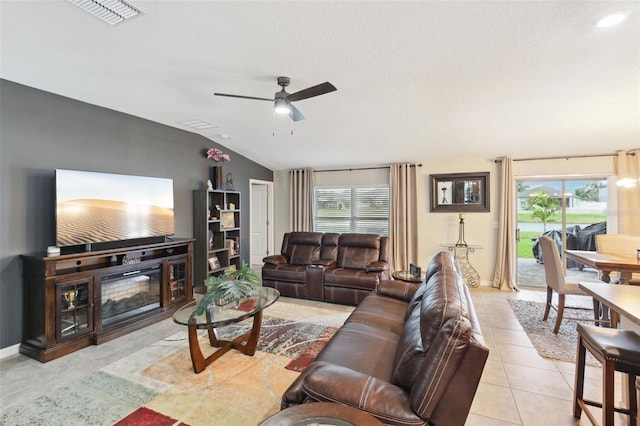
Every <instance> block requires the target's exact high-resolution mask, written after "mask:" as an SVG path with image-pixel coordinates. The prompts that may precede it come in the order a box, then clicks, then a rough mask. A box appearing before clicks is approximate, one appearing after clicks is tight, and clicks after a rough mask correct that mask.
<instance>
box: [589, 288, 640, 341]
mask: <svg viewBox="0 0 640 426" xmlns="http://www.w3.org/2000/svg"><path fill="white" fill-rule="evenodd" d="M578 287H579V288H580V289H582V290H584V291H585V292H586V293H587V294H589V295H590V296H592V297H593V298H594V299H596V300H598V301H599V302H600V303H602V304H603V305H606V306H608V307H609V308H611V309H613V310H614V311H616V312H617V313H618V315H620V328H625V329H628V330H634V331H636V332H638V333H640V286H637V285H624V284H619V285H615V284H607V283H588V282H581V283H578Z"/></svg>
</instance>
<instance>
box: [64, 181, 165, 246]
mask: <svg viewBox="0 0 640 426" xmlns="http://www.w3.org/2000/svg"><path fill="white" fill-rule="evenodd" d="M169 235H174V214H173V179H167V178H157V177H145V176H130V175H120V174H111V173H100V172H87V171H79V170H65V169H56V243H57V245H58V247H69V246H79V245H85V246H87V245H91V244H96V243H107V242H115V241H126V240H133V239H149V238H154V237H166V236H169Z"/></svg>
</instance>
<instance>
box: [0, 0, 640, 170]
mask: <svg viewBox="0 0 640 426" xmlns="http://www.w3.org/2000/svg"><path fill="white" fill-rule="evenodd" d="M132 3H133V4H135V5H136V6H137V7H139V8H140V9H142V10H143V11H144V14H143V15H141V16H139V17H136V18H134V19H132V20H130V21H128V22H125V23H122V24H119V25H116V26H110V25H108V24H105V23H103V22H101V21H99V20H98V19H96V18H94V17H92V16H90V15H88V14H86V13H85V12H83V11H81V10H80V9H78V8H76V7H74V6H73V5H72V4H70V3H68V2H66V1H59V0H56V1H4V0H3V1H2V2H0V19H1V33H0V35H1V39H2V40H1V43H2V44H1V50H2V52H1V60H2V62H1V67H0V76H1V77H2V78H4V79H7V80H10V81H14V82H17V83H21V84H25V85H28V86H32V87H35V88H38V89H42V90H46V91H49V92H52V93H56V94H60V95H63V96H66V97H69V98H73V99H77V100H80V101H84V102H88V103H91V104H95V105H99V106H102V107H106V108H110V109H113V110H117V111H121V112H124V113H127V114H131V115H134V116H138V117H142V118H144V119H148V120H152V121H155V122H158V123H162V124H166V125H168V126H173V127H177V128H182V129H185V130H189V131H192V132H195V133H199V134H202V135H203V136H205V137H207V138H209V139H211V140H214V141H216V142H218V143H220V144H222V145H224V146H226V147H228V148H229V149H232V150H234V151H236V152H238V153H240V154H243V155H245V156H247V157H249V158H251V159H253V160H255V161H257V162H258V163H260V164H263V165H265V166H267V167H270V168H272V169H275V170H278V169H286V168H293V167H316V168H327V167H341V166H364V165H379V164H388V163H392V162H406V161H425V160H437V159H442V160H450V159H452V158H455V157H457V156H459V155H461V154H463V155H465V156H475V157H486V158H495V157H496V156H501V155H510V156H513V157H514V158H518V157H520V158H521V157H532V156H541V155H544V156H549V155H571V154H600V153H611V152H613V151H615V150H617V149H631V148H637V147H638V146H640V78H639V70H640V11H639V6H638V2H635V1H633V2H610V1H603V2H599V1H588V2H587V1H486V2H485V1H464V2H461V1H438V2H436V1H410V2H398V1H375V2H374V1H364V2H353V1H300V2H288V1H287V2H285V1H278V2H271V1H257V2H245V1H228V2H223V1H141V0H132ZM613 11H622V12H624V13H626V14H627V18H626V19H625V20H624V21H623V22H622V23H621V24H619V25H618V26H615V27H611V28H597V27H596V26H595V22H596V21H597V20H598V19H599V18H600V17H602V16H603V15H605V14H607V13H609V12H613ZM278 76H287V77H290V78H291V85H290V86H289V87H288V88H287V90H288V91H289V92H290V93H291V92H296V91H298V90H301V89H304V88H307V87H309V86H313V85H315V84H318V83H322V82H325V81H329V82H331V83H332V84H333V85H335V86H336V87H337V89H338V90H337V91H335V92H332V93H329V94H325V95H322V96H318V97H314V98H311V99H306V100H302V101H299V102H296V103H295V105H296V106H297V108H298V109H299V110H300V111H301V112H302V113H303V114H304V115H305V116H306V119H305V120H303V121H299V122H296V123H292V122H291V121H290V120H289V119H288V118H287V117H284V116H276V115H274V113H273V105H272V104H271V103H270V102H263V101H254V100H246V99H234V98H225V97H218V96H214V92H223V93H233V94H240V95H248V96H256V97H265V98H272V97H273V95H274V93H275V92H276V91H278V90H279V87H278V86H277V84H276V79H277V77H278ZM0 95H1V94H0ZM195 119H198V120H204V121H207V122H211V123H215V124H217V125H218V127H216V128H212V129H204V130H195V129H192V128H189V127H185V126H184V125H183V124H180V123H183V122H186V121H190V120H195ZM291 133H293V134H291ZM176 143H180V141H176Z"/></svg>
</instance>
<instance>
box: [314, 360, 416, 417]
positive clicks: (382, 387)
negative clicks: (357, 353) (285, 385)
mask: <svg viewBox="0 0 640 426" xmlns="http://www.w3.org/2000/svg"><path fill="white" fill-rule="evenodd" d="M302 388H303V390H304V393H305V394H307V395H309V396H310V397H311V398H313V399H315V400H317V401H329V402H337V403H341V404H345V405H348V406H350V407H355V408H358V409H360V410H362V411H365V412H367V413H369V414H371V415H373V416H374V417H378V418H380V419H385V420H386V421H389V420H391V419H394V420H396V421H398V420H400V421H399V423H400V424H403V423H404V422H407V423H412V422H419V421H421V419H420V418H419V417H418V416H417V415H416V414H415V412H414V411H413V410H412V409H411V405H410V402H409V396H408V394H407V393H406V392H405V391H404V390H403V389H402V388H401V387H399V386H396V385H394V384H392V383H389V382H385V381H384V380H381V379H378V378H376V377H372V376H368V375H365V374H362V373H360V372H358V371H354V370H352V369H350V368H347V367H342V366H340V365H334V364H324V365H320V366H318V367H317V368H316V369H314V370H313V371H312V372H311V373H310V374H307V375H306V376H305V378H304V380H303V382H302ZM392 424H396V423H395V422H392Z"/></svg>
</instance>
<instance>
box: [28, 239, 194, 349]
mask: <svg viewBox="0 0 640 426" xmlns="http://www.w3.org/2000/svg"><path fill="white" fill-rule="evenodd" d="M21 257H22V261H23V268H24V274H23V275H24V320H23V330H24V331H23V341H22V344H21V345H20V352H21V353H22V354H25V355H27V356H29V357H31V358H34V359H36V360H38V361H40V362H47V361H50V360H52V359H55V358H58V357H60V356H63V355H66V354H68V353H71V352H73V351H76V350H78V349H81V348H84V347H86V346H89V345H97V344H100V343H103V342H106V341H108V340H111V339H113V338H115V337H118V336H121V335H124V334H126V333H129V332H131V331H134V330H137V329H140V328H142V327H145V326H147V325H149V324H152V323H154V322H157V321H159V320H162V319H164V318H168V317H170V316H172V315H173V313H174V312H175V311H176V310H177V309H178V308H180V307H181V306H182V305H184V304H185V303H187V302H189V301H191V300H193V281H192V263H193V239H175V240H174V241H170V242H163V243H153V244H146V245H144V244H143V245H137V246H132V247H125V248H118V249H110V250H100V251H92V252H85V253H73V254H63V255H57V256H47V255H46V254H29V255H22V256H21ZM110 286H112V287H114V288H113V289H111V288H109V290H108V291H109V293H105V291H107V288H108V287H110ZM145 286H146V287H145ZM127 292H129V293H127ZM131 292H134V293H133V294H132V293H131ZM107 296H108V298H107ZM143 296H144V297H147V299H145V298H144V297H143ZM103 298H105V299H107V300H103ZM134 302H135V303H137V304H136V305H134V307H131V306H132V304H133V303H134ZM113 312H115V313H113Z"/></svg>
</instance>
